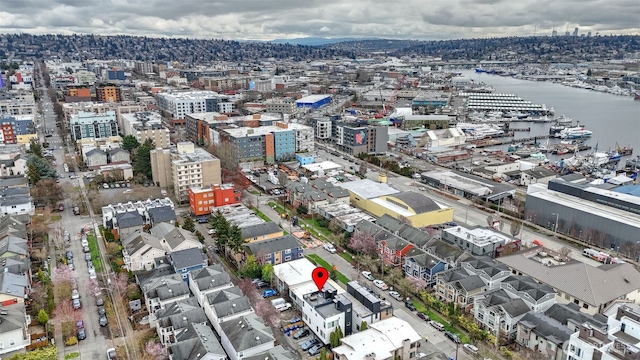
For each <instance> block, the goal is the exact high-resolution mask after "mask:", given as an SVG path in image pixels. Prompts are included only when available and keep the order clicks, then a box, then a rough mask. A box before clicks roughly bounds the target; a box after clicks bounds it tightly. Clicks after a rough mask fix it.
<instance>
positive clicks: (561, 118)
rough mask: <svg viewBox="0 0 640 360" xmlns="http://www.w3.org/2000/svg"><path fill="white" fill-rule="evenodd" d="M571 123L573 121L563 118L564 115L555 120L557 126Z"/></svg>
mask: <svg viewBox="0 0 640 360" xmlns="http://www.w3.org/2000/svg"><path fill="white" fill-rule="evenodd" d="M572 122H573V119H571V118H568V117H566V116H564V114H562V115H560V116H558V117H557V118H556V123H558V124H571V123H572Z"/></svg>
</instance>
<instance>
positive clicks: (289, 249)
mask: <svg viewBox="0 0 640 360" xmlns="http://www.w3.org/2000/svg"><path fill="white" fill-rule="evenodd" d="M244 247H245V253H244V256H243V261H244V259H246V256H247V255H254V256H255V257H256V260H257V261H258V263H260V264H266V263H270V264H272V265H278V264H281V263H284V262H288V261H293V260H298V259H300V258H302V257H303V254H302V252H303V249H302V245H301V244H300V242H298V239H296V238H295V237H293V236H292V235H285V236H281V237H278V238H275V239H269V240H262V241H257V242H252V243H248V244H245V245H244Z"/></svg>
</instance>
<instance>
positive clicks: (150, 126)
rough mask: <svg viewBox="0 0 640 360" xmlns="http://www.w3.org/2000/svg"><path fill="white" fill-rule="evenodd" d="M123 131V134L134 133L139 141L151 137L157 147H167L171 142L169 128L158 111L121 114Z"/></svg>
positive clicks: (141, 141)
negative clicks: (163, 122) (165, 125)
mask: <svg viewBox="0 0 640 360" xmlns="http://www.w3.org/2000/svg"><path fill="white" fill-rule="evenodd" d="M120 118H121V120H122V121H121V127H120V129H121V131H122V134H123V135H125V136H126V135H132V136H134V137H135V138H136V139H138V142H140V143H143V142H145V141H147V139H151V141H153V144H154V145H155V147H156V148H163V149H166V148H168V147H169V145H170V144H171V140H170V132H169V129H167V128H166V127H164V125H163V124H162V116H160V115H159V114H157V113H153V112H149V111H142V112H136V113H133V114H122V115H121V117H120Z"/></svg>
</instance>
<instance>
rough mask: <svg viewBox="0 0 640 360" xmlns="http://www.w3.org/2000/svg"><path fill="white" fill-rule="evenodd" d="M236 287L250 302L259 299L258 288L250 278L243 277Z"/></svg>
mask: <svg viewBox="0 0 640 360" xmlns="http://www.w3.org/2000/svg"><path fill="white" fill-rule="evenodd" d="M238 288H239V289H240V291H242V294H243V295H244V296H246V297H247V298H249V300H251V301H252V302H255V301H257V300H259V299H260V294H258V289H256V287H255V285H254V284H253V282H251V278H246V277H245V278H244V279H242V280H240V281H239V282H238Z"/></svg>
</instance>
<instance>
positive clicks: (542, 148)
mask: <svg viewBox="0 0 640 360" xmlns="http://www.w3.org/2000/svg"><path fill="white" fill-rule="evenodd" d="M551 150H552V149H551V146H550V145H549V139H548V138H547V141H545V142H544V143H542V144H540V146H538V151H539V152H541V153H547V152H549V151H551Z"/></svg>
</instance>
